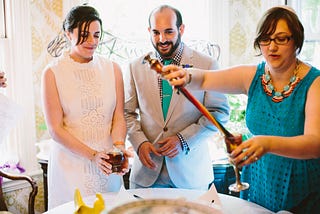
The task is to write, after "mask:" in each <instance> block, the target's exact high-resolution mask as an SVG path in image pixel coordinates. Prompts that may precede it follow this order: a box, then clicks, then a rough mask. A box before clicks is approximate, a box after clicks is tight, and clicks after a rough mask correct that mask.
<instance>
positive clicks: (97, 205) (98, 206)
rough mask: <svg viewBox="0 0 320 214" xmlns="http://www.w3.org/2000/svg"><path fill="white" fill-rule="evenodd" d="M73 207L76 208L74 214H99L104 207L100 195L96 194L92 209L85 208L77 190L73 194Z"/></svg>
mask: <svg viewBox="0 0 320 214" xmlns="http://www.w3.org/2000/svg"><path fill="white" fill-rule="evenodd" d="M74 205H75V207H76V210H75V212H74V214H100V213H101V212H102V211H103V210H104V207H105V206H104V200H103V197H102V195H101V193H97V194H96V200H95V202H94V204H93V207H89V206H87V205H86V204H85V203H84V202H83V200H82V196H81V193H80V191H79V189H76V190H75V192H74Z"/></svg>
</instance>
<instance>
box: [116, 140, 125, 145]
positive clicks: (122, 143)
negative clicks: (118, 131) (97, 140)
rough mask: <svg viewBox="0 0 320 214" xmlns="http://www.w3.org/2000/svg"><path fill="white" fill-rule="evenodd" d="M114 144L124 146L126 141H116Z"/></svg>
mask: <svg viewBox="0 0 320 214" xmlns="http://www.w3.org/2000/svg"><path fill="white" fill-rule="evenodd" d="M113 145H114V146H124V145H125V143H124V142H123V141H116V142H114V143H113Z"/></svg>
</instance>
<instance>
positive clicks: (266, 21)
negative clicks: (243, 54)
mask: <svg viewBox="0 0 320 214" xmlns="http://www.w3.org/2000/svg"><path fill="white" fill-rule="evenodd" d="M280 19H283V20H285V21H286V23H287V25H288V28H289V29H290V31H291V33H292V38H293V40H294V43H295V48H296V53H297V54H299V53H300V51H301V49H302V46H303V42H304V28H303V25H302V24H301V22H300V20H299V18H298V16H297V14H296V13H295V12H294V11H293V10H292V9H290V8H285V7H273V8H271V9H269V10H268V11H267V12H266V13H265V14H264V16H263V17H262V18H261V20H260V22H259V24H258V27H257V36H256V38H255V40H254V49H256V50H257V49H259V50H260V54H259V55H261V49H260V45H259V42H260V41H261V40H262V39H265V38H266V37H269V36H271V35H272V34H273V33H274V32H275V31H276V27H277V24H278V21H279V20H280Z"/></svg>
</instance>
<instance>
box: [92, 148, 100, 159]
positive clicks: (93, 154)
mask: <svg viewBox="0 0 320 214" xmlns="http://www.w3.org/2000/svg"><path fill="white" fill-rule="evenodd" d="M97 153H98V152H97V151H96V150H93V153H92V158H91V160H93V159H94V158H95V157H96V155H97Z"/></svg>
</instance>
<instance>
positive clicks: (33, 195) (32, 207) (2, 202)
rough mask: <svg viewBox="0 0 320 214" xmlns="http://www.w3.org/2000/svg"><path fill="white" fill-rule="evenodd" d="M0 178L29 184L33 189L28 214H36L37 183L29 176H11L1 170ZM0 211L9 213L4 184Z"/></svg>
mask: <svg viewBox="0 0 320 214" xmlns="http://www.w3.org/2000/svg"><path fill="white" fill-rule="evenodd" d="M0 177H3V178H7V179H10V180H25V181H27V182H29V184H30V185H31V187H32V191H31V192H30V194H29V201H28V213H29V214H34V213H35V212H34V202H35V197H36V195H37V193H38V185H37V183H36V181H35V180H34V179H33V178H31V177H30V176H27V175H21V174H19V175H16V174H11V173H7V172H5V171H3V170H2V169H0ZM0 211H8V208H7V205H6V203H5V200H4V196H3V191H2V183H0Z"/></svg>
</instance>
